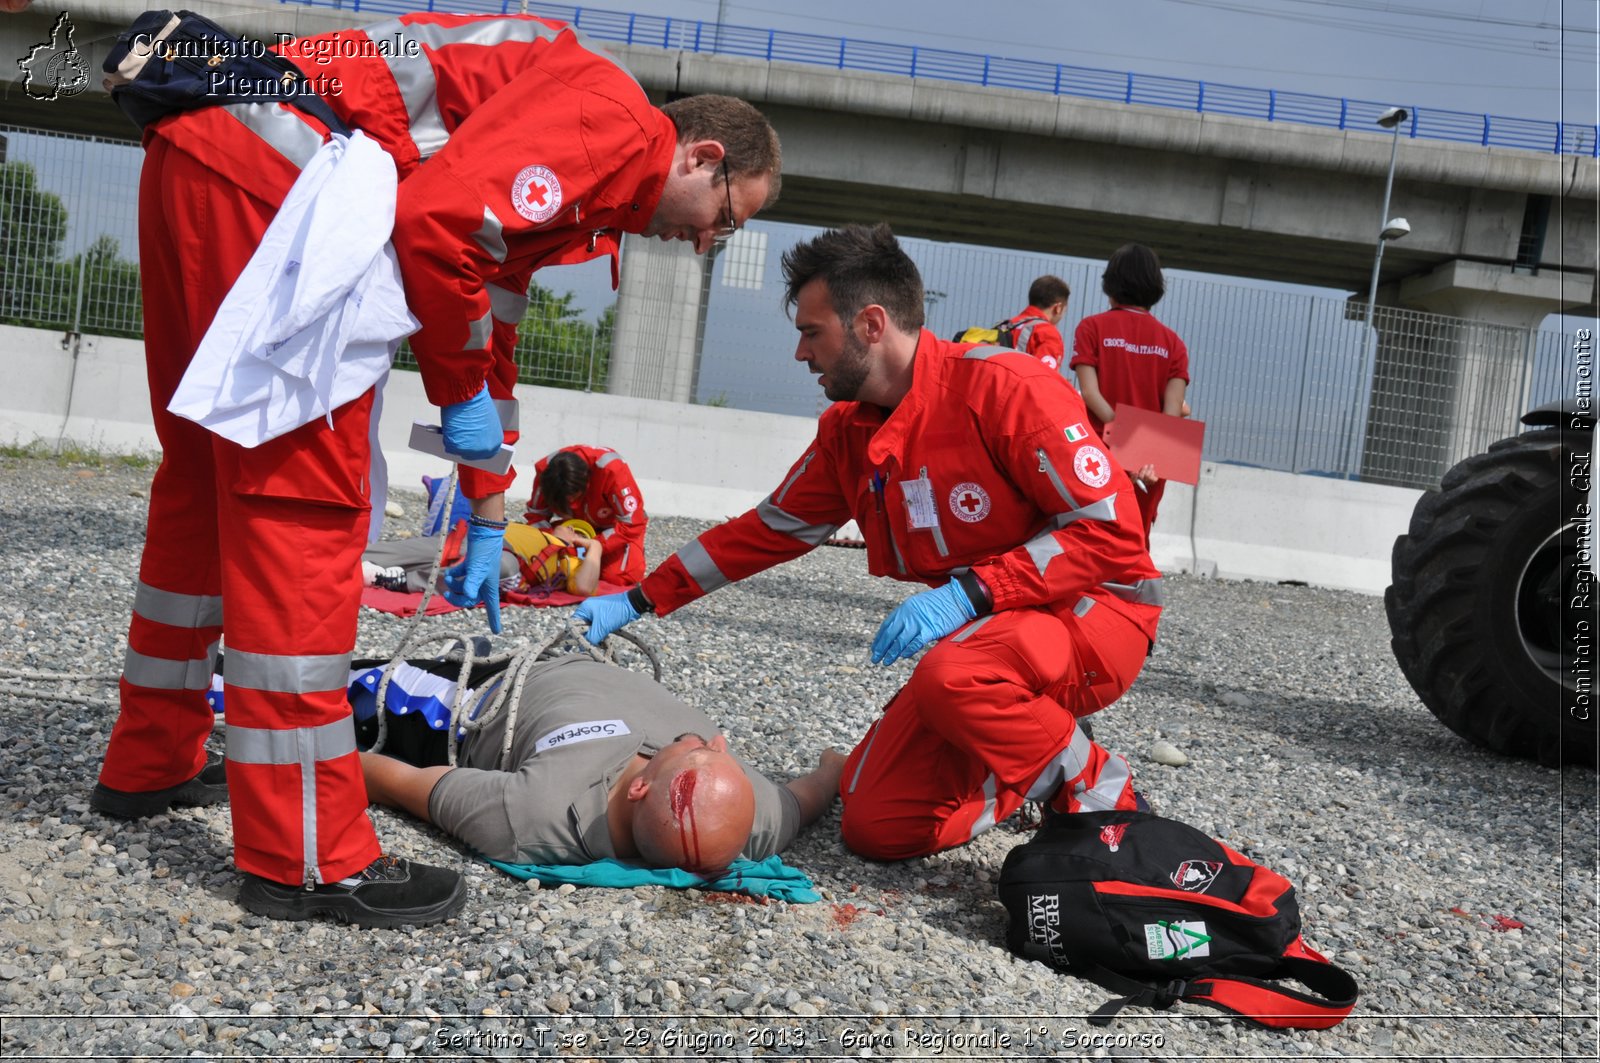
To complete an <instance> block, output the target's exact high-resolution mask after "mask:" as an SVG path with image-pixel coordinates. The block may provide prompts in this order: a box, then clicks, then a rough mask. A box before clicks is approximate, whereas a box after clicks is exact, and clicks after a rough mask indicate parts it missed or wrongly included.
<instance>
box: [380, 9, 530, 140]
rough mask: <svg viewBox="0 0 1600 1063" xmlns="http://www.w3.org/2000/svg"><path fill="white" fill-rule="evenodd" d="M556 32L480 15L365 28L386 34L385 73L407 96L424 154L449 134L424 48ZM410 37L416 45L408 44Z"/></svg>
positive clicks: (522, 38) (524, 38) (409, 113)
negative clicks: (458, 21) (461, 20)
mask: <svg viewBox="0 0 1600 1063" xmlns="http://www.w3.org/2000/svg"><path fill="white" fill-rule="evenodd" d="M559 32H560V31H559V30H553V29H551V28H550V27H549V26H546V25H545V24H544V23H542V22H537V21H533V20H531V19H513V18H508V19H498V18H496V19H479V20H474V21H472V22H468V23H465V24H464V25H460V26H440V25H436V24H433V23H426V22H419V23H412V24H410V25H403V24H401V23H400V22H399V21H396V20H391V21H388V22H380V23H377V24H375V25H372V26H368V27H367V29H366V33H367V36H368V37H370V38H371V39H372V40H373V41H377V40H379V38H380V37H381V38H387V41H386V43H385V44H384V46H383V48H382V51H383V58H384V61H385V62H386V63H388V64H389V74H390V75H391V76H392V77H393V78H394V83H395V86H396V87H397V88H399V90H400V98H401V99H402V100H404V101H405V105H406V115H407V119H408V122H409V124H410V127H411V142H412V143H413V144H415V145H416V146H417V154H418V155H420V156H421V157H422V158H424V159H426V158H427V157H428V156H430V155H432V154H433V153H434V152H436V151H438V150H439V149H440V148H442V147H444V145H445V142H446V141H447V140H449V139H450V134H449V133H448V132H446V131H445V128H444V119H443V117H441V115H440V114H439V97H438V84H437V82H436V80H435V75H434V70H433V62H432V61H431V60H430V59H429V58H428V51H427V50H432V49H438V48H444V47H447V46H449V45H453V44H469V45H481V46H484V47H493V46H495V45H497V44H505V43H507V42H510V41H527V42H532V41H535V40H554V39H555V37H556V35H557V34H558V33H559ZM410 41H415V42H416V44H414V45H412V44H409V43H408V42H410ZM425 49H426V50H425Z"/></svg>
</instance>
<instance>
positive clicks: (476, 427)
mask: <svg viewBox="0 0 1600 1063" xmlns="http://www.w3.org/2000/svg"><path fill="white" fill-rule="evenodd" d="M439 424H440V426H441V427H443V428H444V448H445V449H446V450H448V451H449V452H450V453H452V454H459V455H461V456H462V457H463V458H467V459H469V460H472V461H477V460H479V459H482V458H492V457H494V456H495V455H496V454H498V453H499V452H500V444H501V443H502V442H504V441H505V430H504V429H503V428H501V427H500V414H499V412H498V411H496V410H495V408H494V400H493V399H491V398H490V397H489V385H488V384H485V385H484V386H483V390H482V391H480V392H478V393H477V394H476V395H474V396H472V398H470V399H468V400H467V401H466V402H453V403H451V404H450V405H448V406H445V407H442V408H441V409H440V410H439Z"/></svg>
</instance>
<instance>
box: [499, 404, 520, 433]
mask: <svg viewBox="0 0 1600 1063" xmlns="http://www.w3.org/2000/svg"><path fill="white" fill-rule="evenodd" d="M520 410H521V407H520V406H519V405H518V403H517V400H516V399H495V400H494V412H495V413H497V414H499V415H500V429H501V431H505V432H515V431H516V430H517V423H518V421H520V420H521V417H520V416H519V414H520Z"/></svg>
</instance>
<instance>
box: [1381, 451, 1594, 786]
mask: <svg viewBox="0 0 1600 1063" xmlns="http://www.w3.org/2000/svg"><path fill="white" fill-rule="evenodd" d="M1591 438H1592V435H1591V433H1589V432H1582V431H1572V430H1570V429H1568V430H1566V431H1563V429H1562V428H1540V429H1537V430H1535V431H1531V432H1525V433H1523V434H1522V435H1520V436H1514V437H1512V438H1510V439H1503V440H1501V441H1500V442H1498V443H1496V444H1494V445H1493V446H1492V447H1490V448H1489V450H1488V452H1487V453H1484V454H1479V455H1476V456H1474V457H1471V458H1468V459H1466V460H1465V461H1463V462H1461V463H1460V464H1459V465H1457V466H1455V467H1454V468H1453V469H1451V470H1450V471H1449V472H1447V473H1445V476H1444V479H1443V481H1442V482H1441V484H1440V486H1439V490H1437V491H1429V492H1428V493H1426V494H1425V495H1423V496H1422V498H1421V499H1420V500H1419V501H1418V502H1417V506H1416V509H1415V510H1414V511H1413V512H1412V515H1411V527H1410V532H1409V534H1406V535H1402V536H1400V537H1399V538H1398V539H1396V540H1395V544H1394V554H1393V579H1394V582H1393V584H1392V585H1391V586H1390V587H1389V589H1388V591H1387V592H1386V593H1385V594H1384V599H1383V600H1384V607H1385V609H1386V610H1387V612H1388V615H1389V629H1390V632H1391V633H1392V635H1393V641H1392V645H1393V647H1394V655H1395V659H1396V660H1397V661H1399V663H1400V668H1401V670H1402V671H1403V672H1404V673H1405V676H1406V679H1407V680H1408V681H1409V682H1410V683H1411V686H1412V687H1413V688H1414V689H1415V690H1416V692H1417V695H1418V696H1419V697H1420V698H1421V699H1422V703H1423V704H1424V705H1426V706H1427V707H1428V709H1429V710H1430V711H1431V712H1432V713H1433V714H1434V715H1435V716H1437V717H1438V718H1439V719H1440V720H1441V721H1443V723H1444V724H1445V726H1447V727H1449V728H1450V729H1451V730H1452V731H1454V732H1455V733H1456V734H1458V735H1460V736H1461V737H1463V738H1465V739H1467V740H1468V741H1470V742H1473V743H1475V744H1476V745H1479V746H1483V747H1485V748H1487V749H1490V750H1493V751H1495V752H1497V753H1502V754H1506V755H1508V756H1514V757H1523V758H1529V759H1534V760H1537V761H1539V762H1540V763H1542V764H1546V765H1550V766H1558V765H1561V764H1579V765H1589V766H1591V767H1592V766H1594V764H1595V756H1596V729H1595V716H1596V713H1595V712H1594V710H1593V708H1592V705H1593V694H1594V691H1593V676H1594V667H1593V666H1594V651H1593V635H1594V622H1595V620H1594V617H1595V613H1594V604H1593V603H1594V597H1593V595H1592V593H1591V592H1592V590H1593V586H1594V584H1593V583H1592V582H1591V581H1589V580H1588V576H1589V573H1588V572H1587V571H1586V570H1585V567H1584V566H1585V565H1586V563H1587V561H1588V558H1587V556H1586V555H1585V556H1584V557H1582V558H1580V556H1579V547H1580V545H1581V544H1583V543H1584V542H1585V540H1584V539H1582V538H1580V537H1581V536H1585V535H1586V534H1587V531H1588V527H1589V526H1588V525H1587V524H1583V523H1580V519H1581V520H1583V521H1587V520H1589V519H1590V518H1589V517H1587V516H1585V514H1586V512H1587V510H1586V508H1585V505H1584V504H1585V502H1586V492H1587V489H1588V487H1589V478H1588V458H1587V454H1588V451H1589V446H1590V440H1591ZM1575 450H1576V451H1577V452H1578V455H1579V456H1580V457H1579V460H1577V461H1575V460H1574V457H1575V456H1574V451H1575ZM1575 635H1580V636H1581V637H1582V638H1585V639H1587V640H1588V643H1587V645H1588V647H1589V649H1588V651H1587V656H1586V657H1585V658H1583V659H1580V661H1578V662H1575V661H1574V653H1575V652H1576V651H1577V649H1578V646H1579V643H1578V642H1577V641H1575V639H1574V636H1575ZM1575 665H1576V666H1575ZM1580 676H1582V677H1583V682H1584V684H1585V686H1584V690H1585V692H1586V693H1587V697H1585V698H1583V699H1579V698H1578V697H1577V694H1578V692H1579V689H1578V684H1579V680H1580Z"/></svg>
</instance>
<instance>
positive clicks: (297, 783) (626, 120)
mask: <svg viewBox="0 0 1600 1063" xmlns="http://www.w3.org/2000/svg"><path fill="white" fill-rule="evenodd" d="M282 50H283V52H284V54H285V55H286V56H288V57H289V58H291V59H293V60H295V61H296V62H297V64H298V65H299V66H300V67H301V68H302V70H303V71H304V72H305V73H306V74H307V75H308V76H310V77H311V78H313V79H315V81H316V83H317V84H321V85H324V86H329V87H330V88H329V89H328V95H327V96H326V100H327V103H328V104H329V105H330V106H332V108H333V109H334V111H335V112H336V113H337V114H338V115H339V117H340V118H341V119H342V120H343V121H344V122H346V124H348V125H349V126H350V127H351V128H352V129H359V130H361V131H363V132H364V133H365V134H366V135H367V136H369V137H372V138H373V139H374V140H376V141H377V142H378V143H379V144H380V145H381V146H382V147H383V148H384V150H386V151H387V152H388V153H389V154H390V155H391V156H392V157H393V159H394V162H395V165H396V168H397V170H398V176H399V178H400V184H399V193H398V203H397V208H396V217H395V227H394V234H393V242H394V245H395V249H396V251H397V253H398V256H399V260H400V263H401V270H402V273H403V275H404V281H405V290H406V298H407V302H408V304H409V306H410V308H411V311H412V312H413V313H414V314H415V315H416V317H417V318H418V319H419V320H420V321H421V329H420V331H418V332H417V333H415V334H414V335H413V336H412V337H411V346H412V350H413V352H414V353H415V355H416V359H417V363H418V365H419V367H420V369H421V371H422V377H423V382H424V385H425V387H426V389H427V393H428V397H429V398H430V399H431V400H432V401H433V402H435V403H436V404H438V405H439V406H441V407H442V408H443V409H442V421H443V426H444V430H445V437H446V441H447V444H448V445H449V446H450V447H451V449H452V450H454V451H456V452H458V453H461V454H463V455H464V456H466V457H482V456H487V455H488V454H490V453H492V452H493V451H494V450H495V449H497V448H498V446H499V444H500V442H501V440H502V438H510V439H514V438H515V435H514V433H508V432H506V431H505V430H504V428H503V422H502V417H501V416H497V408H496V402H495V400H497V399H509V398H510V396H511V385H512V384H513V383H514V382H515V379H516V369H515V366H514V364H513V363H512V361H511V359H510V353H511V343H512V341H513V340H514V334H515V329H516V322H517V320H518V319H520V317H521V316H522V311H523V308H524V307H525V305H526V302H527V300H526V298H525V296H524V293H525V292H526V288H527V283H528V280H529V277H530V275H531V274H532V272H533V271H534V270H536V269H538V268H540V267H542V266H546V265H553V264H556V263H568V262H577V261H583V260H586V259H590V258H595V257H599V256H605V255H610V256H612V261H613V280H615V276H616V273H615V262H616V253H617V249H618V245H619V240H620V237H621V234H622V233H624V232H632V233H639V234H643V235H646V236H653V237H657V238H660V239H663V240H674V239H676V240H685V241H688V242H691V243H693V244H694V246H695V249H696V250H697V251H699V252H704V251H706V250H708V249H709V248H710V246H711V244H712V243H713V242H714V241H715V240H717V239H719V238H725V237H726V236H727V235H729V234H730V233H731V232H732V231H733V230H734V229H736V228H738V227H739V226H740V225H741V224H743V222H744V221H745V220H747V219H748V218H749V217H750V216H751V215H753V214H754V213H755V212H756V211H757V210H759V209H761V208H762V207H763V206H764V205H766V204H767V203H769V202H770V201H771V200H772V199H774V198H775V197H776V194H777V191H778V170H779V157H778V143H777V137H776V135H775V134H774V133H773V131H772V128H771V126H770V125H769V124H768V123H767V122H766V120H765V119H764V118H762V117H761V115H760V114H759V113H757V112H756V111H755V110H754V109H753V108H751V107H750V106H749V105H748V104H745V103H742V102H741V101H738V100H734V99H731V98H728V97H690V98H687V99H684V100H680V101H677V102H676V103H672V104H668V105H667V106H665V107H663V108H660V109H658V108H656V107H653V106H652V105H651V104H650V103H649V101H648V100H647V99H646V97H645V94H644V92H643V91H642V90H641V89H640V88H639V86H638V84H637V83H636V82H634V80H633V79H632V77H630V76H629V75H628V74H627V72H626V71H624V70H623V69H622V68H621V67H619V66H617V65H616V63H615V62H613V61H612V60H611V59H610V58H609V57H607V56H605V55H603V54H601V53H598V52H595V51H592V50H590V49H589V48H588V47H587V46H586V45H585V44H584V43H583V42H582V41H580V40H579V38H578V37H577V35H576V34H575V33H573V32H572V31H571V30H570V29H569V28H567V27H565V26H563V25H562V24H560V23H555V22H548V21H544V20H541V19H536V18H529V17H519V16H506V17H478V16H472V17H468V16H457V15H439V14H413V15H405V16H402V17H401V18H399V19H396V20H392V21H389V22H384V23H378V24H374V25H372V26H369V27H366V28H365V29H354V30H343V31H340V32H337V33H333V34H327V35H323V36H319V37H311V38H303V39H301V40H298V41H294V42H292V43H290V44H288V45H286V46H285V47H284V48H283V49H282ZM334 86H336V91H335V89H334V88H333V87H334ZM326 134H327V130H326V129H325V128H324V126H323V125H322V124H321V123H320V122H318V121H317V120H315V119H313V118H310V117H308V116H307V115H306V114H305V113H303V112H302V111H300V110H297V109H295V108H292V107H289V106H286V105H282V104H279V103H245V104H231V105H227V106H209V107H203V108H201V109H198V110H194V111H189V112H186V113H183V114H179V115H175V116H171V117H168V118H164V119H161V120H160V121H158V122H156V123H154V124H153V125H151V126H150V127H149V129H148V130H147V132H146V136H145V149H146V158H145V165H144V170H143V174H142V177H141V186H140V252H141V260H142V267H143V268H142V274H143V284H144V307H145V330H146V332H145V350H146V360H147V362H148V367H149V381H150V391H151V399H152V404H153V407H154V413H155V424H156V430H157V433H158V435H159V436H160V439H161V444H162V451H163V456H162V463H161V467H160V469H159V470H158V471H157V473H156V476H155V480H154V483H153V484H152V486H151V496H150V516H149V527H148V531H147V535H146V541H145V549H144V554H143V558H142V561H141V563H140V570H139V583H138V587H137V590H136V592H135V596H134V608H133V620H132V623H131V624H130V627H129V632H128V653H127V661H126V663H125V665H124V669H123V677H122V684H121V700H122V711H121V714H120V715H119V717H118V719H117V722H116V725H115V727H114V728H113V730H112V734H111V742H110V747H109V748H108V749H107V751H106V757H105V762H104V764H103V765H102V767H101V772H100V780H99V783H98V785H97V786H96V787H95V790H94V793H93V795H92V798H91V804H92V805H93V807H95V808H96V809H98V810H100V811H102V812H105V813H107V814H110V815H114V816H120V817H124V818H136V817H141V816H149V815H154V814H157V813H160V812H164V811H166V809H167V808H168V807H169V806H171V805H182V804H191V805H193V804H211V803H214V802H216V801H220V800H223V799H226V798H229V797H231V801H232V818H233V833H234V859H235V862H236V863H237V865H238V867H239V869H240V870H241V871H242V872H244V884H243V886H242V887H241V890H240V895H239V899H240V903H241V904H242V905H243V906H244V907H246V908H247V909H249V910H250V911H253V912H257V913H259V914H264V915H268V916H272V917H276V918H287V919H303V918H307V917H310V916H313V915H330V916H333V917H335V918H339V919H343V920H348V921H352V922H356V923H360V924H363V925H375V926H395V925H401V924H405V923H410V924H421V923H427V922H433V921H436V920H439V919H443V918H445V917H447V916H448V915H449V914H450V913H452V912H453V911H455V910H456V909H457V908H459V907H460V905H461V903H462V901H463V899H464V897H465V889H464V886H463V884H462V882H461V881H460V878H459V876H458V875H457V874H456V873H455V872H452V871H444V870H439V869H434V868H427V867H423V866H421V865H418V864H413V863H410V862H409V861H405V860H399V859H395V858H392V857H385V856H383V855H382V852H381V849H380V846H379V843H378V839H377V836H376V834H375V832H374V830H373V826H372V823H371V820H370V819H369V817H368V815H367V810H366V809H367V796H366V790H365V788H364V786H363V783H362V778H361V767H360V764H359V761H358V759H357V755H356V749H355V739H354V730H353V728H352V727H351V724H350V721H349V719H348V717H349V714H350V708H349V705H348V704H347V703H346V700H345V687H346V683H347V680H348V664H349V658H350V654H351V651H352V649H353V648H354V645H355V633H356V614H357V611H358V607H359V606H358V603H359V598H360V592H361V586H360V584H361V580H360V575H359V572H360V565H359V561H360V555H361V550H362V547H363V545H364V542H365V538H366V530H367V526H368V519H369V511H370V504H369V484H368V482H367V471H368V466H369V457H370V450H369V442H368V427H369V425H368V421H369V416H370V412H371V408H372V393H371V392H369V393H367V394H366V395H364V396H363V397H361V398H360V399H357V400H356V401H354V402H351V403H348V404H347V405H345V406H342V407H340V408H338V409H337V410H335V411H333V413H332V415H331V417H330V418H327V419H320V420H317V421H313V422H311V423H310V424H307V425H304V426H302V427H301V428H298V429H296V430H294V431H292V432H289V433H288V434H285V435H282V436H279V437H278V438H276V439H273V440H270V441H268V442H266V443H263V444H262V445H260V446H257V447H255V448H253V449H245V448H241V447H239V446H236V445H234V444H232V443H229V442H227V441H225V440H223V439H221V438H220V437H217V436H213V435H212V434H210V433H209V432H207V431H206V430H204V429H202V428H200V427H199V426H198V425H196V424H194V423H192V422H190V421H187V420H183V419H180V418H177V417H175V416H173V415H172V414H169V413H168V412H167V409H166V407H167V403H168V400H169V399H170V397H171V396H172V394H173V391H174V389H175V388H176V386H177V384H178V381H179V380H180V378H181V377H182V375H183V372H184V370H185V368H186V367H187V365H188V363H189V361H190V359H191V358H192V356H193V354H194V351H195V349H196V347H197V346H198V344H199V342H200V339H201V337H202V336H203V335H204V333H205V331H206V329H207V327H208V325H209V323H210V321H211V319H212V317H213V316H214V314H215V312H216V309H217V307H218V305H219V304H220V302H221V301H222V298H223V296H224V295H225V294H226V292H227V291H228V289H229V288H230V287H231V285H232V284H233V281H234V279H235V278H236V277H237V276H238V274H239V272H240V271H241V270H242V269H243V267H244V265H245V263H246V262H247V261H248V259H249V258H250V255H251V253H252V252H253V250H254V249H255V247H256V245H257V243H258V242H259V241H260V239H261V237H262V234H263V233H264V232H265V230H266V228H267V226H268V224H269V222H270V221H271V220H272V217H273V215H274V213H275V212H276V210H277V208H278V205H279V204H280V203H282V201H283V199H284V197H285V195H286V194H287V193H288V191H289V188H290V186H291V184H292V183H293V182H294V179H295V177H296V175H297V174H298V172H299V170H300V168H301V167H302V166H304V165H305V164H306V163H307V161H309V160H310V159H311V157H312V156H313V155H314V154H315V153H316V151H317V149H318V148H319V146H320V145H321V144H322V142H323V140H324V138H325V136H326ZM506 405H508V404H506ZM462 481H463V484H464V486H465V491H466V493H467V495H468V497H470V498H472V499H473V500H474V501H473V508H474V517H473V525H474V526H473V528H472V529H471V537H470V543H469V548H468V560H467V561H466V563H465V564H464V565H463V566H461V568H460V569H458V570H455V571H454V572H453V573H452V576H453V597H452V600H457V601H459V602H460V603H463V604H470V603H475V602H477V601H479V600H482V601H484V602H485V604H486V606H488V616H489V621H490V626H491V627H492V628H494V629H495V630H498V626H499V624H498V601H497V597H496V596H497V594H498V577H499V555H500V543H501V538H502V536H503V528H504V519H505V502H504V489H505V487H506V485H507V484H508V483H509V482H510V481H509V478H495V477H490V476H486V475H484V474H480V473H477V472H476V471H471V470H469V471H468V472H467V473H466V474H465V475H463V477H462ZM219 638H223V639H225V641H226V649H227V653H226V677H225V680H226V684H227V690H226V705H227V721H228V734H227V760H226V781H224V775H223V771H222V767H221V765H219V764H215V763H212V764H208V763H207V758H206V752H205V748H204V743H205V739H206V736H207V735H208V734H209V733H210V730H211V723H212V716H211V712H210V710H209V709H208V708H207V705H206V702H205V698H204V695H205V691H206V688H207V687H208V685H209V683H210V678H211V673H212V663H213V660H214V658H215V652H216V649H217V645H218V641H219Z"/></svg>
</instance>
